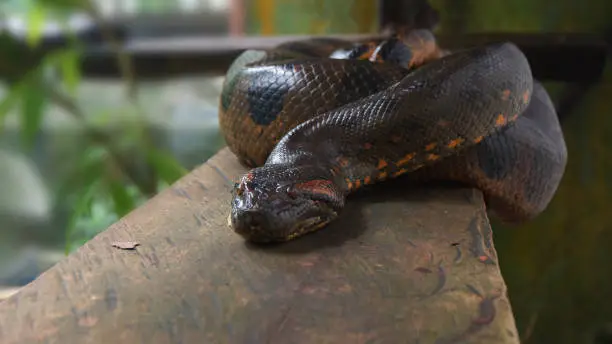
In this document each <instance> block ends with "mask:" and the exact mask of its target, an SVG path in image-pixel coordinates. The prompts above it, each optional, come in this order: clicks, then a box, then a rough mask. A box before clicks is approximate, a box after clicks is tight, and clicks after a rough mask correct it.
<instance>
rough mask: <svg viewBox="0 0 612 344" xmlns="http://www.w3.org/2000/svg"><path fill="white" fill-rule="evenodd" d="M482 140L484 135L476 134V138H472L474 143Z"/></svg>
mask: <svg viewBox="0 0 612 344" xmlns="http://www.w3.org/2000/svg"><path fill="white" fill-rule="evenodd" d="M482 140H484V136H478V137H477V138H475V139H474V143H478V142H480V141H482Z"/></svg>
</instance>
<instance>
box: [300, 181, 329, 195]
mask: <svg viewBox="0 0 612 344" xmlns="http://www.w3.org/2000/svg"><path fill="white" fill-rule="evenodd" d="M294 188H295V189H297V190H308V191H311V192H315V193H318V194H325V195H328V196H330V197H334V191H333V189H334V188H333V185H332V182H330V181H329V180H324V179H315V180H310V181H307V182H304V183H299V184H296V185H295V186H294Z"/></svg>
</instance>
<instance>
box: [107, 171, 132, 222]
mask: <svg viewBox="0 0 612 344" xmlns="http://www.w3.org/2000/svg"><path fill="white" fill-rule="evenodd" d="M108 190H109V192H110V195H111V197H112V198H113V203H114V206H115V213H116V214H117V216H119V217H123V216H125V215H126V214H127V213H129V212H130V211H132V210H133V209H134V208H135V207H136V204H135V202H134V199H133V198H132V196H130V194H129V193H128V190H127V187H125V186H124V185H123V184H122V183H120V182H118V181H116V180H109V181H108Z"/></svg>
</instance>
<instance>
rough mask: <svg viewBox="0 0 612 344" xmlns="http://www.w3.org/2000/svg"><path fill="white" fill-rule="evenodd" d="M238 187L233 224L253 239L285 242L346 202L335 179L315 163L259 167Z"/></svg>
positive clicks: (328, 218) (327, 219)
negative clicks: (310, 164) (315, 165)
mask: <svg viewBox="0 0 612 344" xmlns="http://www.w3.org/2000/svg"><path fill="white" fill-rule="evenodd" d="M236 188H237V189H238V190H237V191H239V192H235V193H234V194H233V199H232V211H231V214H230V219H229V220H230V226H231V227H232V229H233V231H234V232H236V233H237V234H239V235H240V236H242V237H243V238H245V239H246V240H248V241H251V242H259V243H266V242H284V241H289V240H292V239H294V238H297V237H300V236H302V235H304V234H306V233H310V232H313V231H316V230H317V229H320V228H322V227H324V226H325V225H327V224H328V223H329V222H331V221H333V220H334V219H335V218H336V217H337V216H338V213H339V211H340V209H341V208H342V207H343V205H344V195H343V194H342V193H341V192H340V191H339V189H338V187H336V185H335V183H334V182H333V181H331V180H330V179H327V178H326V177H325V176H324V175H323V174H322V173H321V169H319V168H316V167H312V166H301V167H300V168H295V169H287V167H286V166H275V165H270V166H264V167H261V168H256V169H253V170H251V171H249V172H248V173H247V174H246V175H245V177H243V181H242V182H241V183H240V184H239V185H238V186H236Z"/></svg>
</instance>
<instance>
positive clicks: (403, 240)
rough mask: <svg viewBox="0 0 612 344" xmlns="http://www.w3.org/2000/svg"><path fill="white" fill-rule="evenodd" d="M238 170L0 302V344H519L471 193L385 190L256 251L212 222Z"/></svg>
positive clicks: (192, 177)
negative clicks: (314, 229) (310, 230)
mask: <svg viewBox="0 0 612 344" xmlns="http://www.w3.org/2000/svg"><path fill="white" fill-rule="evenodd" d="M242 172H244V168H243V167H241V166H239V164H238V163H237V161H236V159H235V158H234V156H233V155H232V154H231V153H230V152H229V151H228V150H227V149H223V150H221V151H220V152H219V153H218V154H217V155H216V156H215V157H213V158H212V159H211V160H209V161H208V162H206V163H204V164H203V165H202V166H201V167H199V168H197V169H196V170H194V171H193V172H192V173H190V174H189V175H188V176H186V177H184V178H183V179H181V180H180V181H179V182H177V183H176V184H175V185H173V186H172V187H171V188H168V189H166V190H165V191H164V192H162V193H161V194H159V195H158V196H156V197H154V198H153V199H151V200H150V201H149V202H148V203H146V204H145V205H143V206H142V207H140V208H138V209H137V210H135V211H134V212H132V213H130V214H128V215H127V216H126V217H125V218H123V219H122V220H120V221H119V222H117V223H116V224H114V225H112V226H111V227H110V228H108V229H107V230H106V231H104V232H103V233H101V234H100V235H98V236H96V237H95V238H94V239H92V240H91V241H90V242H88V243H87V244H85V245H84V246H83V247H82V248H81V249H79V250H78V251H77V252H75V253H74V254H72V255H70V256H69V257H67V258H66V259H65V260H63V261H61V262H60V263H58V264H57V265H55V266H54V267H52V268H51V269H50V270H48V271H47V272H45V273H44V274H43V275H42V276H40V277H39V278H38V279H37V280H35V281H34V282H32V283H31V284H29V285H27V286H25V287H24V288H23V289H21V290H20V291H19V292H18V293H17V294H15V295H13V296H12V297H10V298H9V299H8V300H6V301H4V302H3V303H0V343H3V344H13V343H20V344H27V343H43V342H44V343H62V344H69V343H83V344H85V343H151V344H154V343H283V344H285V343H421V344H423V343H432V344H433V343H436V344H441V343H518V342H519V340H518V336H517V333H516V328H515V323H514V318H513V315H512V311H511V308H510V305H509V301H508V299H507V297H506V287H505V284H504V281H503V278H502V276H501V274H500V271H499V267H498V265H497V260H498V258H497V255H496V252H495V248H494V247H493V243H492V239H491V230H490V226H489V223H488V219H487V216H486V214H485V211H484V207H483V201H482V195H481V194H480V192H478V191H475V190H470V189H462V188H449V187H446V188H441V187H440V188H437V189H436V188H427V189H414V188H413V189H408V188H406V187H399V186H400V185H404V184H402V182H401V181H396V182H390V183H387V184H386V185H379V186H380V187H377V188H376V190H363V191H362V192H361V193H360V194H357V195H355V196H354V197H351V199H350V201H349V204H348V205H347V209H346V211H345V212H344V213H343V215H342V217H341V219H340V220H339V221H337V222H336V223H334V224H332V225H330V226H329V227H327V228H325V229H324V230H321V231H319V232H318V233H315V234H312V235H309V236H306V237H303V238H302V239H301V240H296V241H293V242H290V243H287V244H283V245H276V246H265V247H260V246H252V245H248V244H245V242H244V241H243V240H242V239H241V238H240V237H238V236H237V235H235V234H234V233H233V232H232V231H231V230H230V229H229V228H228V227H227V215H228V211H229V200H230V197H231V195H230V185H231V183H232V180H234V179H236V178H237V177H238V176H239V175H240V174H241V173H242ZM128 241H129V242H136V243H138V244H139V246H136V247H135V248H134V249H133V250H123V249H120V248H117V247H114V246H112V244H113V243H116V242H128Z"/></svg>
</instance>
